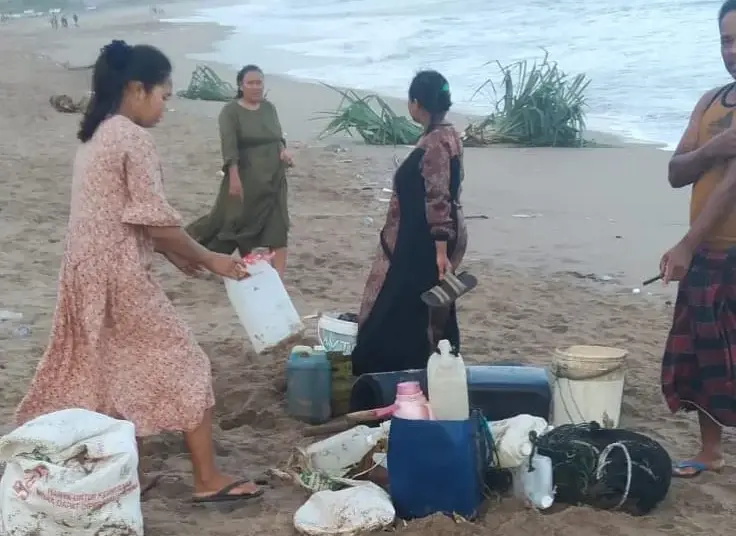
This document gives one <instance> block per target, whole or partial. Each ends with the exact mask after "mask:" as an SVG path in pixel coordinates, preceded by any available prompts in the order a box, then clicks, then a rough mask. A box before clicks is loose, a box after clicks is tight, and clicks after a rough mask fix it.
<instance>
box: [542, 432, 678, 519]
mask: <svg viewBox="0 0 736 536" xmlns="http://www.w3.org/2000/svg"><path fill="white" fill-rule="evenodd" d="M535 444H536V448H537V452H538V453H539V454H541V455H543V456H548V457H549V458H550V459H551V460H552V466H553V468H554V482H555V486H556V488H557V492H556V496H555V500H556V501H558V502H562V503H567V504H576V505H577V504H587V505H590V506H594V507H596V508H601V509H605V510H616V509H620V510H623V511H625V512H628V513H630V514H632V515H644V514H646V513H648V512H650V511H651V510H653V509H654V508H655V507H656V506H657V504H659V503H660V502H661V501H662V499H664V497H665V496H666V495H667V492H668V491H669V488H670V482H671V479H672V460H671V459H670V456H669V454H668V453H667V451H666V450H665V449H664V448H663V447H662V446H661V445H660V444H659V443H657V442H656V441H654V440H653V439H650V438H648V437H647V436H645V435H643V434H639V433H636V432H632V431H629V430H622V429H608V428H602V427H601V426H600V425H599V424H598V423H596V422H591V423H587V424H578V425H572V424H568V425H563V426H559V427H557V428H555V429H553V430H551V431H550V432H548V433H546V434H544V435H542V436H539V437H537V438H536V439H535Z"/></svg>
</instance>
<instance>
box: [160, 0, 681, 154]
mask: <svg viewBox="0 0 736 536" xmlns="http://www.w3.org/2000/svg"><path fill="white" fill-rule="evenodd" d="M222 5H229V3H227V2H226V3H223V4H222ZM218 7H219V6H218ZM207 9H210V8H209V7H208V8H204V9H203V8H195V9H193V10H192V11H191V12H190V13H189V14H188V16H187V15H186V14H183V13H182V14H179V16H177V17H171V18H170V17H166V18H163V19H161V22H162V23H164V24H173V25H176V24H208V25H216V26H219V27H221V28H223V29H224V33H223V36H222V38H221V39H219V40H218V42H217V43H214V44H213V47H211V48H210V49H209V50H207V51H204V52H202V51H190V52H189V53H188V54H187V58H188V59H190V60H192V61H195V62H201V63H206V64H215V65H218V66H220V67H221V68H223V69H228V70H230V71H233V72H237V70H238V68H239V67H240V65H239V64H237V65H236V64H234V63H230V62H228V61H225V59H224V58H222V57H221V56H222V54H220V55H219V56H220V57H218V52H217V51H216V50H213V49H214V48H216V47H217V45H220V44H227V42H228V41H229V40H230V39H232V38H233V37H234V36H235V34H237V33H238V32H239V31H240V30H239V28H238V27H237V26H235V25H232V24H226V23H220V22H216V21H213V20H204V19H205V18H206V17H203V16H201V15H200V13H201V12H202V11H206V10H207ZM197 19H200V20H197ZM268 54H269V55H273V56H276V57H279V58H280V57H282V56H283V57H285V56H291V55H294V56H296V54H293V53H289V54H287V53H283V52H279V51H275V50H270V51H269V52H268ZM246 63H250V62H246ZM255 63H259V62H255ZM277 63H280V62H277ZM266 65H268V62H267V61H266V62H263V64H262V65H261V66H262V67H264V70H265V71H266V73H267V74H268V75H269V76H270V77H274V76H275V77H280V78H284V79H287V80H291V81H294V82H298V83H307V84H316V85H322V84H330V85H333V86H334V87H338V88H340V89H353V90H355V91H357V92H358V93H359V94H368V93H376V94H378V95H379V96H381V97H382V98H384V99H386V100H388V101H389V102H394V103H395V102H400V103H401V104H402V106H401V108H399V109H398V112H399V113H403V111H404V105H405V103H404V96H403V95H400V94H399V93H400V92H398V91H385V90H380V89H376V88H374V87H370V85H366V84H363V85H360V86H355V85H342V84H336V83H333V82H332V81H330V80H320V79H318V78H309V77H301V76H296V75H292V74H289V73H286V72H279V71H272V70H271V69H270V68H268V67H265V66H266ZM392 107H393V106H392ZM483 108H485V107H484V106H479V107H478V108H477V109H472V108H471V107H462V105H456V106H454V107H453V111H452V113H451V115H452V116H453V117H454V118H455V121H456V122H457V121H458V120H461V121H459V122H460V124H462V125H466V124H467V122H468V121H470V120H474V119H480V118H482V117H483V116H482V115H481V110H482V109H483ZM612 122H615V121H614V120H612ZM584 137H585V139H586V140H587V141H589V142H592V143H593V144H594V145H597V146H600V147H604V148H605V147H611V146H613V147H618V146H623V145H637V146H646V147H653V148H656V149H658V150H661V151H664V152H667V153H671V152H672V151H673V150H674V145H673V144H671V143H669V142H665V141H658V140H648V139H642V138H637V137H635V136H632V135H627V134H624V133H623V132H620V131H617V130H616V129H615V128H610V129H606V128H600V129H597V128H592V129H591V128H586V130H585V136H584Z"/></svg>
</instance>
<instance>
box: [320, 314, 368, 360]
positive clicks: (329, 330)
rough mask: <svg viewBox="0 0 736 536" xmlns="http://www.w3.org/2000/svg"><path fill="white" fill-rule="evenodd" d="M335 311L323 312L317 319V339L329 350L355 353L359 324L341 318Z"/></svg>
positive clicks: (348, 353) (346, 353) (347, 353)
mask: <svg viewBox="0 0 736 536" xmlns="http://www.w3.org/2000/svg"><path fill="white" fill-rule="evenodd" d="M337 317H338V315H337V314H335V313H323V314H322V315H321V316H320V317H319V320H318V321H317V339H319V344H320V345H321V346H323V347H324V348H325V350H327V351H328V352H342V353H343V354H345V355H350V354H352V353H353V349H354V348H355V342H356V341H357V339H358V324H357V323H355V322H349V321H347V320H340V319H338V318H337Z"/></svg>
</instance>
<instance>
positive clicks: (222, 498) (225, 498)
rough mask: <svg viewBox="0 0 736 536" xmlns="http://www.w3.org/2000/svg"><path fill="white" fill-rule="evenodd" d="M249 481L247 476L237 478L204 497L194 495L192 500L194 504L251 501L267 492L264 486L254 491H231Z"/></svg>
mask: <svg viewBox="0 0 736 536" xmlns="http://www.w3.org/2000/svg"><path fill="white" fill-rule="evenodd" d="M249 482H250V480H249V479H247V478H243V479H241V480H237V481H235V482H233V483H232V484H229V485H227V486H225V487H224V488H222V489H221V490H219V491H216V492H215V493H213V494H212V495H206V496H204V497H192V502H193V503H194V504H215V503H231V502H236V501H250V500H253V499H257V498H258V497H260V496H262V495H263V494H264V493H265V491H264V490H263V489H262V488H261V489H258V490H257V491H254V492H253V493H237V494H235V493H230V492H231V491H232V490H234V489H235V488H237V487H239V486H242V485H243V484H248V483H249Z"/></svg>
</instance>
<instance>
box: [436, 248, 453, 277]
mask: <svg viewBox="0 0 736 536" xmlns="http://www.w3.org/2000/svg"><path fill="white" fill-rule="evenodd" d="M447 272H452V263H451V262H450V259H449V258H448V257H447V252H445V251H438V252H437V274H438V275H439V278H440V281H442V280H443V279H444V278H445V274H446V273H447Z"/></svg>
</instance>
